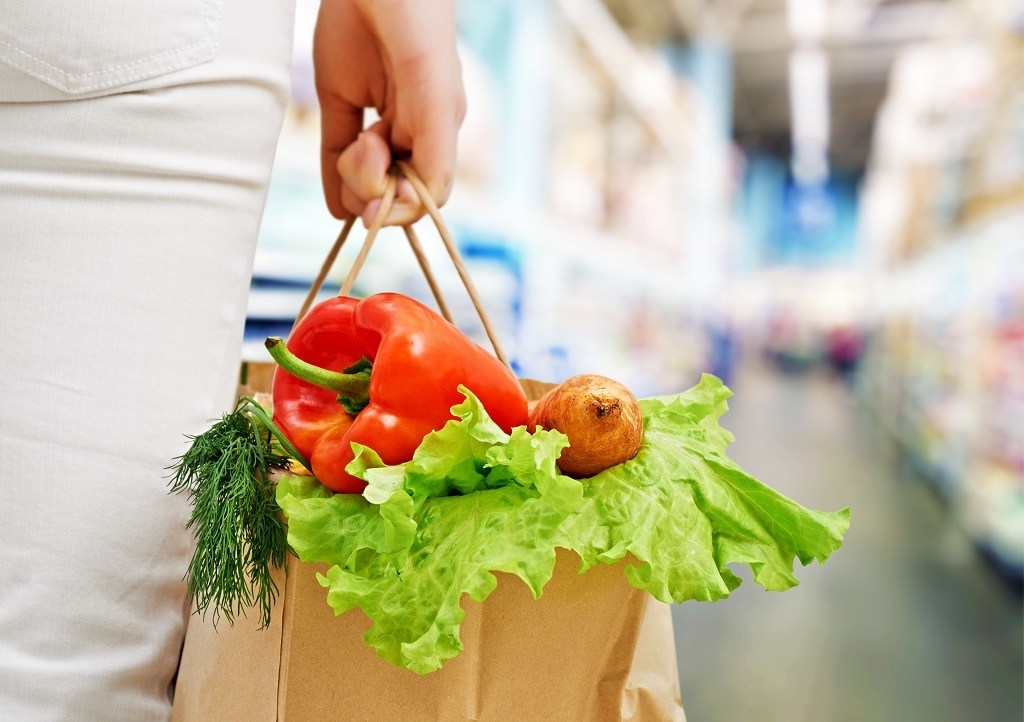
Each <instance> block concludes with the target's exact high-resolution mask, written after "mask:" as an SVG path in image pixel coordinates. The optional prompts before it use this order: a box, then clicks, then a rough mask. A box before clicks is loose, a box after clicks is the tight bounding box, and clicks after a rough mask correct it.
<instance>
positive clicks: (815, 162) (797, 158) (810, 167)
mask: <svg viewBox="0 0 1024 722" xmlns="http://www.w3.org/2000/svg"><path fill="white" fill-rule="evenodd" d="M790 172H792V174H793V180H795V181H796V182H797V185H802V186H815V185H821V184H822V183H824V182H825V181H827V180H828V148H827V147H825V146H824V145H821V144H815V143H804V144H802V145H795V146H793V159H792V160H791V161H790Z"/></svg>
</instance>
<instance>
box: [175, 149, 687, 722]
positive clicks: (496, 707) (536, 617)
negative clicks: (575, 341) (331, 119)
mask: <svg viewBox="0 0 1024 722" xmlns="http://www.w3.org/2000/svg"><path fill="white" fill-rule="evenodd" d="M398 165H399V166H400V168H401V172H402V173H404V174H405V175H406V177H408V178H409V180H410V181H411V182H412V184H413V186H414V188H415V189H416V192H417V193H418V194H419V196H420V199H421V200H422V202H423V203H424V206H425V207H426V208H427V210H428V212H429V215H430V217H431V218H432V219H433V221H434V223H435V224H436V225H437V229H438V233H439V234H440V236H441V239H442V241H443V242H444V243H445V246H446V248H447V250H448V253H449V254H450V256H451V258H452V261H453V263H454V264H455V267H456V270H457V271H458V273H459V276H460V278H461V279H462V281H463V283H464V284H465V286H466V290H467V292H468V293H469V296H470V298H471V300H472V302H473V305H474V306H475V308H476V310H477V311H478V313H479V314H480V320H481V321H482V323H483V326H484V329H485V330H486V332H487V335H488V337H489V339H490V341H491V343H492V344H493V346H494V350H495V354H496V356H497V357H498V358H499V359H500V360H501V361H502V362H503V363H505V364H506V365H508V361H507V358H506V357H505V355H504V353H503V351H502V349H501V346H500V344H499V343H498V339H497V337H496V335H495V333H494V329H493V328H492V326H491V324H490V321H489V319H488V317H487V314H486V312H485V311H484V308H483V306H482V305H481V303H480V299H479V296H478V295H477V293H476V290H475V289H474V288H473V285H472V282H471V280H470V278H469V275H468V273H467V272H466V269H465V267H464V265H463V264H462V261H461V259H460V257H459V254H458V250H457V247H456V246H455V244H454V241H453V240H452V238H451V235H450V234H449V233H448V230H447V228H445V225H444V222H443V220H442V219H441V217H440V215H439V213H438V210H437V207H436V206H435V205H434V203H433V200H432V199H431V197H430V194H429V193H428V192H427V191H426V188H425V186H424V185H423V182H422V180H421V179H420V178H419V176H418V175H416V173H415V171H414V170H413V169H412V168H411V167H409V166H408V164H405V163H403V162H399V164H398ZM394 195H395V180H394V178H391V177H389V180H388V187H387V191H386V192H385V194H384V198H383V199H382V202H381V206H380V209H379V211H378V213H377V216H376V217H375V218H374V221H373V223H372V224H371V226H370V229H369V231H368V233H367V236H366V239H365V241H364V243H363V248H362V250H361V251H360V253H359V255H358V257H357V258H356V260H355V262H354V263H353V265H352V267H351V269H350V270H349V273H348V275H347V276H346V278H345V281H344V282H343V283H342V288H341V293H342V295H347V294H348V293H349V291H350V290H351V288H352V284H353V283H354V281H355V278H356V275H357V274H358V273H359V269H360V267H361V266H362V264H363V261H364V260H365V258H366V254H367V252H368V251H369V249H370V246H371V244H372V243H373V239H374V238H375V237H376V235H377V233H378V232H379V231H380V229H381V226H382V224H383V221H384V218H386V216H387V213H388V210H389V208H390V205H391V203H392V202H393V200H394ZM351 228H352V222H351V221H349V222H348V223H346V225H345V227H344V229H343V230H342V233H341V235H340V236H339V237H338V240H337V241H336V242H335V244H334V247H333V248H332V249H331V251H330V253H328V256H327V259H326V260H325V261H324V265H323V267H322V268H321V270H320V274H319V275H318V276H317V278H316V280H315V281H314V283H313V286H312V288H310V291H309V294H308V295H307V297H306V300H305V303H304V304H303V306H302V309H301V310H300V311H299V313H298V318H301V317H302V316H303V315H304V314H305V312H306V311H307V310H308V309H309V307H310V306H311V304H312V303H313V301H314V299H315V297H316V295H317V293H318V291H319V290H320V287H321V284H322V283H323V281H324V279H325V278H326V276H327V273H328V272H329V270H330V268H331V265H332V264H333V262H334V259H335V258H336V257H337V255H338V251H339V250H340V248H341V246H342V244H344V242H345V239H346V238H347V237H348V233H349V231H350V230H351ZM404 230H405V234H406V237H407V239H408V241H409V244H410V246H411V247H412V250H413V252H414V254H415V255H416V258H417V260H418V261H419V264H420V267H421V269H422V270H423V273H424V275H425V277H426V279H427V282H428V285H429V286H430V288H431V290H432V291H433V293H434V296H435V298H436V300H437V303H438V306H439V308H440V310H441V313H442V314H443V315H444V317H445V318H447V319H448V320H449V321H451V320H452V318H451V313H450V311H449V309H448V306H447V304H446V303H445V301H444V298H443V297H442V295H441V293H440V289H439V287H438V284H437V282H436V280H435V279H434V277H433V274H432V273H431V271H430V268H429V266H428V265H427V261H426V257H425V256H424V255H423V252H422V250H421V249H420V246H419V241H418V239H417V238H416V234H415V233H414V231H413V230H412V228H411V227H408V226H407V227H405V229H404ZM272 373H273V364H249V367H248V374H247V378H246V379H245V381H244V382H243V383H244V384H245V388H244V389H243V392H244V393H245V394H246V395H253V394H254V392H265V391H269V389H270V384H271V378H272ZM522 383H523V388H524V390H525V391H526V395H527V397H529V398H531V399H537V398H539V397H540V396H541V395H542V394H543V393H544V392H545V391H546V390H547V389H548V388H550V387H551V385H550V384H543V383H540V382H537V381H528V380H524V381H523V382H522ZM579 563H580V560H579V557H578V556H576V555H575V554H574V553H572V552H568V551H565V550H562V549H559V550H558V557H557V563H556V565H555V571H554V576H553V577H552V579H551V580H550V581H549V582H548V584H547V585H546V586H545V587H544V592H543V596H542V597H541V598H540V599H539V600H534V599H533V597H532V595H531V594H530V591H529V589H528V588H527V586H526V585H525V584H524V583H523V582H522V580H520V579H518V578H517V577H515V576H513V575H507V574H500V573H499V574H497V577H498V580H499V581H498V586H497V588H496V589H495V590H494V592H492V594H491V596H490V597H488V598H487V600H486V601H484V602H483V603H482V604H481V603H478V602H475V601H473V600H471V599H469V598H468V597H464V598H463V608H464V609H465V611H466V617H465V619H464V620H463V621H462V625H461V638H462V644H463V651H462V653H461V654H459V655H458V656H457V657H455V658H454V659H451V660H448V662H447V663H446V664H445V666H444V667H443V668H441V669H440V670H437V671H436V672H432V673H430V674H427V675H424V676H420V675H417V674H416V673H414V672H410V671H409V670H406V669H401V668H398V667H395V666H392V665H391V664H390V663H389V662H386V661H384V660H382V659H380V658H379V657H377V655H376V652H375V651H374V650H373V649H372V648H370V647H367V646H366V645H365V644H364V643H363V641H362V635H363V634H364V633H365V632H366V630H367V629H368V628H369V624H370V622H369V620H368V619H367V618H366V616H365V615H364V614H363V613H362V611H360V610H358V609H353V610H351V611H349V612H346V613H345V614H343V615H341V616H338V617H336V616H335V615H334V610H332V609H331V607H330V606H328V604H327V590H326V589H324V588H323V587H322V586H321V585H320V583H319V582H318V581H317V579H316V572H317V571H320V572H326V571H327V568H326V565H313V564H304V563H302V562H300V561H299V560H298V559H297V558H295V557H294V556H289V557H288V561H287V564H286V567H285V569H283V570H277V571H276V577H275V579H276V581H277V583H278V586H279V588H280V590H281V594H280V596H279V598H278V601H277V604H276V605H275V607H274V610H273V616H272V620H271V623H270V626H269V627H268V628H267V629H265V630H259V629H257V622H256V621H254V620H256V619H257V618H258V616H259V615H258V614H257V613H256V612H253V613H252V614H251V615H250V618H247V619H240V620H238V621H236V623H235V625H234V626H233V627H232V626H229V625H227V624H226V623H224V624H221V625H220V629H219V630H215V629H214V628H213V626H212V624H211V623H210V622H208V621H206V620H204V619H202V618H201V617H199V616H197V615H193V616H192V617H191V620H190V623H189V626H188V630H187V633H186V636H185V647H184V651H183V654H182V659H181V665H180V668H179V671H178V679H177V688H176V692H175V698H174V707H173V711H172V715H171V717H172V719H173V720H180V721H182V722H184V721H195V720H218V721H219V720H246V721H249V720H252V721H253V722H260V721H263V720H287V721H289V722H307V721H315V720H334V719H337V720H396V721H401V722H406V721H411V720H429V721H438V722H444V721H448V720H500V721H504V720H558V721H559V722H572V721H574V720H587V721H590V720H645V721H647V720H650V721H655V720H673V721H682V720H684V716H683V709H682V705H681V703H680V700H679V679H678V674H677V671H676V656H675V643H674V638H673V634H672V618H671V616H670V614H669V608H668V606H667V605H665V604H662V603H660V602H657V601H655V600H654V599H653V598H652V597H651V596H650V595H648V594H647V593H646V592H642V591H639V590H637V589H634V588H632V587H630V586H629V584H628V583H627V581H626V577H625V575H624V567H625V562H623V563H619V564H616V565H614V566H609V565H599V566H597V567H595V568H593V569H591V570H589V571H588V572H587V573H586V574H583V575H579V574H577V570H578V568H579Z"/></svg>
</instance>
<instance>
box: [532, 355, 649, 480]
mask: <svg viewBox="0 0 1024 722" xmlns="http://www.w3.org/2000/svg"><path fill="white" fill-rule="evenodd" d="M537 426H540V427H543V428H545V429H556V430H558V431H561V432H562V433H563V434H565V435H566V436H568V437H569V444H570V445H569V448H567V449H565V450H564V451H562V455H561V456H560V457H559V459H558V468H559V469H561V471H562V473H563V474H566V475H567V476H572V477H575V478H577V479H581V478H586V477H590V476H594V475H595V474H597V473H599V472H602V471H604V470H605V469H610V468H611V467H613V466H617V465H618V464H621V463H622V462H624V461H628V460H630V459H632V458H633V457H634V456H636V455H637V453H638V452H639V451H640V446H641V445H642V444H643V441H644V426H643V417H642V414H641V412H640V404H639V403H637V400H636V397H634V396H633V394H631V393H630V392H629V389H627V388H626V387H625V386H623V385H622V384H620V383H619V382H618V381H614V380H612V379H609V378H606V377H604V376H597V375H596V374H582V375H580V376H573V377H572V378H571V379H568V380H566V381H564V382H563V383H561V384H559V385H558V386H556V387H555V388H553V389H551V390H550V391H548V392H547V393H546V394H544V396H542V397H541V399H540V401H538V402H537V404H536V406H533V407H532V408H531V410H530V428H531V429H533V428H535V427H537Z"/></svg>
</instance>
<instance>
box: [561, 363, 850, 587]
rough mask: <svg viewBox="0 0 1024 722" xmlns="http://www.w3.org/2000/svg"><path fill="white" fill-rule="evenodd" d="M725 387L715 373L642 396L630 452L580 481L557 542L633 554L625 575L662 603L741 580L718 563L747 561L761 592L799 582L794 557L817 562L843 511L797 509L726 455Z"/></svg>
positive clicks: (584, 553) (591, 559)
mask: <svg viewBox="0 0 1024 722" xmlns="http://www.w3.org/2000/svg"><path fill="white" fill-rule="evenodd" d="M731 395H732V394H731V392H730V391H729V389H727V388H726V387H725V386H724V385H723V384H722V382H721V381H720V380H719V379H717V378H715V377H714V376H711V375H707V374H705V375H704V377H703V378H702V379H701V381H700V383H699V384H698V385H697V386H695V387H694V388H692V389H690V390H689V391H687V392H685V393H683V394H680V395H679V396H675V397H667V398H656V399H645V400H643V401H641V402H640V406H641V408H642V409H643V412H644V445H643V448H642V449H641V451H640V453H639V454H638V455H637V456H636V458H634V459H632V460H630V461H627V462H625V463H624V464H620V465H619V466H616V467H614V468H612V469H609V470H607V471H604V472H602V473H600V474H598V475H597V476H595V477H593V478H591V479H590V480H588V481H587V483H586V487H585V494H586V500H585V502H584V504H583V506H582V507H581V509H580V510H579V511H578V512H577V513H576V514H574V515H573V516H572V517H571V518H570V519H567V520H566V522H565V524H564V526H563V528H562V536H561V538H560V539H559V545H560V546H566V547H567V548H570V549H573V550H574V551H576V552H577V553H578V554H579V555H580V557H581V558H582V559H583V568H584V569H587V568H589V567H591V566H593V565H595V564H598V563H612V562H615V561H617V560H619V559H622V558H623V557H625V556H626V554H627V553H629V554H632V556H633V557H635V558H636V560H637V561H638V562H639V565H638V566H630V567H628V568H627V569H626V575H627V577H628V578H629V581H630V583H631V584H632V585H633V586H635V587H638V588H640V589H644V590H646V591H648V592H650V593H651V594H652V595H653V596H654V597H656V598H657V599H660V600H661V601H664V602H684V601H687V600H690V599H696V600H701V601H716V600H719V599H724V598H725V597H727V596H728V595H729V592H731V591H732V590H733V589H735V588H736V587H737V586H739V584H740V578H739V577H737V576H736V575H735V574H734V573H733V572H732V571H730V570H729V569H728V568H727V567H728V565H729V564H734V563H743V564H748V565H749V566H750V567H751V569H752V570H753V573H754V580H755V581H756V582H757V583H758V584H760V585H762V586H763V587H764V588H765V589H767V590H769V591H783V590H785V589H789V588H790V587H793V586H796V585H797V584H798V582H797V579H796V577H795V576H793V561H794V558H796V559H799V560H800V562H801V563H802V564H804V565H806V564H809V563H810V562H811V561H812V560H817V561H818V562H821V563H823V562H824V561H825V560H826V559H828V557H829V556H830V555H831V554H832V552H834V551H835V550H836V549H838V548H839V547H840V546H841V545H842V543H843V534H844V533H845V532H846V530H847V529H848V528H849V525H850V511H849V509H843V510H842V511H839V512H835V513H824V512H818V511H812V510H810V509H806V508H804V507H802V506H800V505H799V504H797V503H796V502H794V501H792V500H790V499H787V498H786V497H785V496H783V495H782V494H780V493H778V492H777V491H775V490H773V489H772V488H770V487H768V486H766V485H765V484H762V483H761V482H759V481H758V480H757V479H754V478H753V477H752V476H750V475H748V474H747V473H745V472H744V471H743V470H742V469H740V467H739V466H737V465H736V463H735V462H733V461H732V460H730V459H729V458H728V457H727V456H726V455H725V450H726V446H727V445H728V444H729V443H730V442H731V441H732V435H731V434H730V433H729V432H728V431H726V430H725V429H723V428H722V427H721V426H719V425H718V419H719V418H720V417H721V415H722V414H723V413H724V412H725V411H726V410H727V408H728V406H727V404H726V400H727V399H728V398H729V397H730V396H731Z"/></svg>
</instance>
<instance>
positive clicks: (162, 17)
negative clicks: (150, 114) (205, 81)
mask: <svg viewBox="0 0 1024 722" xmlns="http://www.w3.org/2000/svg"><path fill="white" fill-rule="evenodd" d="M221 4H222V0H102V1H98V0H60V1H55V0H35V1H34V2H25V1H23V0H15V1H14V2H8V3H4V9H3V21H2V22H0V62H2V63H4V64H6V65H8V66H11V67H12V68H15V69H17V70H18V71H20V72H23V73H26V74H28V75H30V76H32V77H34V78H37V79H38V80H41V81H43V82H44V83H46V84H47V85H49V86H51V87H53V88H56V89H58V90H60V91H63V92H64V93H68V94H70V95H81V94H84V93H92V94H95V93H97V92H102V91H107V90H109V91H114V90H116V89H118V88H119V87H121V86H124V85H128V84H131V83H139V82H142V81H145V80H149V79H151V78H156V77H159V76H161V75H165V74H167V73H171V72H174V71H176V70H183V69H185V68H189V67H192V66H194V65H199V64H200V63H205V62H207V61H210V60H212V59H213V58H215V57H216V56H217V53H218V51H219V49H220V16H221Z"/></svg>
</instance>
